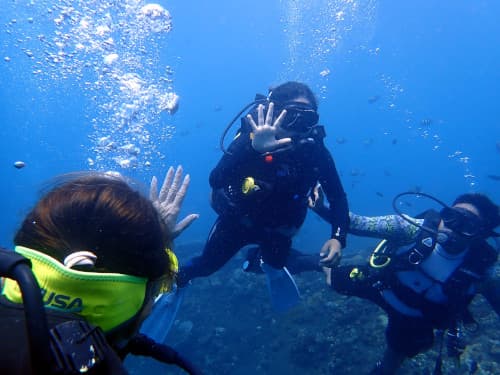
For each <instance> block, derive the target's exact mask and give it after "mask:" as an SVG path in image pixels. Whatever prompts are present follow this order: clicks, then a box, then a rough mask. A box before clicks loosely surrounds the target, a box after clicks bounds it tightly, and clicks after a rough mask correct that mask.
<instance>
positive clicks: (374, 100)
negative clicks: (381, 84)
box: [368, 95, 380, 104]
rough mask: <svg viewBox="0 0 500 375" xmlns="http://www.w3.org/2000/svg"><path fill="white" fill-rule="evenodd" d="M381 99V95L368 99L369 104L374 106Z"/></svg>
mask: <svg viewBox="0 0 500 375" xmlns="http://www.w3.org/2000/svg"><path fill="white" fill-rule="evenodd" d="M379 99H380V95H373V96H370V97H369V98H368V103H370V104H373V103H375V102H376V101H378V100H379Z"/></svg>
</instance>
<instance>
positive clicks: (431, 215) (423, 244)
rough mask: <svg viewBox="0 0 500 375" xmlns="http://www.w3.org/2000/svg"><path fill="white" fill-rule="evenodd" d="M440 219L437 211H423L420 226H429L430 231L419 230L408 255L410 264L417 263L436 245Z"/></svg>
mask: <svg viewBox="0 0 500 375" xmlns="http://www.w3.org/2000/svg"><path fill="white" fill-rule="evenodd" d="M440 221H441V217H440V215H439V213H438V212H437V211H434V210H429V211H427V212H426V213H425V216H424V223H423V225H422V227H423V228H429V229H431V230H432V231H427V230H425V229H421V230H420V233H419V234H418V236H417V239H416V241H415V246H414V247H413V249H412V250H411V251H410V253H409V255H408V261H409V262H410V263H411V264H413V265H416V264H419V263H420V262H422V260H424V259H425V258H427V257H428V256H429V255H430V253H432V250H433V249H434V246H435V245H436V240H437V229H438V227H439V222H440Z"/></svg>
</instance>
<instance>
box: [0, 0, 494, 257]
mask: <svg viewBox="0 0 500 375" xmlns="http://www.w3.org/2000/svg"><path fill="white" fill-rule="evenodd" d="M94 3H95V4H94ZM158 3H159V4H161V5H162V6H163V7H164V8H165V9H167V10H168V11H169V12H170V15H171V17H172V18H171V21H172V30H171V31H170V32H166V31H164V32H162V33H151V34H150V35H146V34H147V31H146V30H144V28H141V27H137V28H132V26H130V27H128V26H127V24H128V23H125V24H123V23H122V24H119V23H118V22H117V20H119V19H120V17H122V19H126V20H127V22H129V21H130V20H131V19H135V18H134V17H136V16H137V12H136V13H134V14H127V15H124V4H129V5H131V6H132V8H133V9H135V10H137V9H139V8H140V6H141V5H144V4H145V2H141V1H134V0H129V1H128V2H127V1H121V2H118V1H117V2H113V1H109V2H104V5H99V4H101V2H100V1H83V0H81V1H69V0H66V1H55V0H53V1H49V0H43V1H37V0H32V1H31V2H30V1H28V0H25V1H13V0H3V1H2V12H0V27H1V34H0V97H1V101H0V147H1V150H2V153H1V157H0V171H1V176H2V184H1V186H0V202H1V203H0V207H1V209H2V218H1V219H0V244H1V245H3V246H7V247H9V246H11V245H12V237H13V233H14V231H15V230H16V228H17V226H18V225H19V223H20V221H21V220H22V218H23V215H24V214H25V213H26V212H27V210H29V208H30V206H31V205H32V204H33V203H34V201H35V199H36V198H37V196H38V192H39V190H40V189H41V188H43V187H44V186H46V183H47V181H50V179H51V178H52V177H54V176H56V175H58V174H62V173H67V172H72V171H76V170H87V169H103V170H107V169H113V170H117V171H119V172H121V173H123V174H126V175H128V176H130V177H133V178H135V179H137V180H138V181H139V182H141V183H142V184H143V185H144V189H145V190H146V189H147V186H148V184H149V181H150V178H151V176H153V175H157V176H162V175H163V174H164V173H165V171H166V168H167V167H168V166H169V165H177V164H182V165H183V166H184V168H185V170H186V171H187V172H189V173H190V174H191V176H192V184H191V187H190V191H189V196H188V197H187V199H186V201H185V206H184V210H185V212H199V213H200V214H201V217H200V219H199V220H198V221H197V222H196V223H195V224H193V226H192V227H191V228H189V229H188V230H187V231H186V232H185V233H184V235H183V237H181V238H180V239H179V242H183V241H185V242H189V241H203V240H204V239H205V238H206V236H207V234H208V231H209V229H210V226H211V224H212V222H213V219H214V217H215V216H214V214H213V212H212V210H211V209H210V206H209V203H208V195H209V186H208V174H209V172H210V170H211V168H212V167H213V166H214V165H215V164H216V162H217V160H218V159H219V158H220V156H221V151H220V150H219V149H218V144H219V137H220V134H221V132H222V130H223V129H224V127H225V125H226V124H227V122H228V121H229V120H230V119H231V118H232V117H233V116H234V115H235V114H236V113H237V111H238V110H239V109H240V108H241V107H242V106H243V105H245V104H247V103H248V102H249V101H251V100H252V99H253V97H254V95H255V93H266V92H267V89H268V88H269V86H271V85H275V84H278V83H280V82H283V81H286V80H301V81H304V82H306V83H307V84H309V85H310V86H311V87H312V88H313V89H314V91H315V92H316V94H317V96H318V98H319V101H320V107H319V112H320V116H321V122H322V123H323V124H325V126H326V130H327V135H328V136H327V138H326V143H327V145H328V147H329V148H330V150H331V151H332V154H333V155H334V158H335V161H336V164H337V168H338V169H339V171H340V172H341V174H342V180H343V184H344V187H345V190H346V192H347V194H348V199H349V204H350V207H351V209H352V210H353V211H355V212H357V213H360V214H367V215H370V214H382V213H388V212H391V199H392V197H393V196H394V195H395V194H397V193H398V192H401V191H405V190H414V189H422V190H423V191H425V192H427V193H431V194H435V195H437V196H438V197H440V198H441V199H442V200H445V201H448V202H449V201H451V200H452V199H453V198H454V197H455V196H456V195H457V194H460V193H463V192H469V191H474V192H484V193H486V194H488V195H489V196H490V197H491V198H492V199H494V200H495V201H496V202H500V189H499V186H500V181H497V180H494V179H492V178H489V177H488V175H494V176H498V175H500V106H499V105H498V103H499V102H500V94H499V90H498V83H499V82H500V63H499V61H500V24H499V23H498V17H497V16H498V14H500V3H499V2H497V1H494V0H490V1H479V0H478V1H467V0H458V1H449V0H448V1H438V0H435V1H420V0H407V1H376V0H364V1H363V0H359V1H355V0H352V1H348V0H343V1H342V0H337V1H328V0H309V1H308V0H303V1H292V0H282V1H269V0H266V1H264V0H253V1H247V0H239V1H227V0H226V1H213V2H210V1H194V2H193V1H182V0H172V1H164V0H161V1H158ZM93 4H94V5H95V9H92V6H93ZM64 6H66V7H68V6H73V8H74V9H73V11H72V12H66V13H65V14H66V16H61V14H62V13H64V12H62V11H61V9H62V7H64ZM134 7H135V8H134ZM91 10H93V11H94V12H91ZM75 12H78V13H75ZM107 13H109V14H110V19H109V20H108V21H106V22H107V23H106V22H104V21H103V20H105V19H106V17H107V16H106V14H107ZM120 14H121V15H120ZM85 16H88V17H90V19H91V20H93V21H96V23H97V21H99V22H101V25H102V24H107V25H109V26H110V31H109V32H106V31H105V32H103V33H104V34H106V33H108V34H109V36H112V37H113V39H114V43H112V44H109V43H108V45H105V42H104V41H105V39H106V38H105V37H104V36H103V35H102V33H101V35H98V33H97V32H96V29H95V28H94V29H92V27H96V24H92V23H91V26H89V27H84V26H85V25H83V26H82V25H81V21H82V20H85ZM58 17H59V18H60V17H62V18H60V19H59V21H57V22H59V24H57V22H56V21H55V20H56V19H58ZM71 17H73V18H71ZM127 17H128V18H127ZM87 20H88V19H87ZM79 22H80V28H79V29H78V28H77V26H78V23H79ZM92 25H93V26H92ZM89 30H90V31H89ZM92 30H93V31H92ZM84 32H88V33H89V35H87V38H86V39H82V36H81V35H82V33H84ZM131 33H132V34H133V33H136V34H137V35H130V34H131ZM105 36H106V35H105ZM134 38H135V39H137V40H135V41H134V42H131V41H130V39H134ZM56 39H58V40H64V41H65V43H66V45H65V46H63V47H60V46H57V45H56V44H55V40H56ZM92 41H94V42H95V43H97V46H94V47H92V48H90V46H92V43H91V42H92ZM121 41H123V43H121ZM79 42H82V44H83V45H84V47H85V48H87V49H86V50H85V51H86V52H85V53H84V52H82V51H83V50H81V49H78V48H77V47H75V46H76V44H77V43H79ZM60 51H63V52H64V53H63V55H62V56H60V59H59V60H58V61H54V60H53V59H52V60H51V61H50V59H49V58H48V57H50V58H53V57H54V56H57V53H58V52H60ZM114 52H116V53H117V54H118V55H119V59H118V61H117V62H115V63H113V64H110V66H107V65H106V64H105V63H104V62H103V58H104V57H105V56H107V55H109V54H111V53H114ZM72 53H73V54H72ZM126 57H127V58H129V60H128V61H125V58H126ZM56 60H57V59H56ZM62 60H64V63H63V62H61V61H62ZM131 61H132V62H131ZM166 67H169V69H170V70H171V72H172V74H171V75H168V78H169V79H171V81H165V80H162V79H161V78H162V77H163V78H164V77H166V73H165V71H166ZM104 71H106V72H107V73H103V72H104ZM34 72H35V73H34ZM125 73H134V74H137V75H139V76H141V77H142V79H143V82H145V84H144V86H147V84H155V85H156V89H157V90H159V91H154V92H153V91H152V92H151V93H152V96H153V97H158V95H156V94H158V93H160V94H165V93H175V94H177V95H179V97H180V101H179V109H178V111H177V112H176V113H175V114H172V115H171V114H168V113H167V112H166V111H163V112H161V113H159V111H158V108H157V107H155V105H157V104H158V103H154V98H153V99H151V100H150V101H149V102H141V101H140V100H142V99H144V97H143V96H141V97H140V98H139V99H140V100H139V103H138V104H137V103H136V107H135V110H136V111H137V112H134V113H135V114H134V116H132V115H130V116H129V117H127V118H126V122H127V124H128V125H127V126H130V125H131V124H132V125H135V126H136V136H137V137H140V136H143V135H148V136H149V137H150V140H149V142H148V143H145V144H143V145H139V148H140V152H139V153H138V155H135V156H137V158H136V159H137V160H136V161H135V162H134V163H135V164H133V165H132V166H131V167H128V168H123V167H122V166H120V164H119V163H117V162H116V161H115V160H113V158H114V157H115V156H116V154H112V153H107V152H105V151H102V150H101V151H97V152H96V145H97V142H98V139H99V138H100V137H109V139H110V140H111V141H114V142H115V144H118V145H119V146H120V145H124V144H125V143H127V141H128V140H127V139H124V138H126V137H125V136H124V135H123V134H124V132H123V128H120V124H122V125H123V118H121V120H120V119H117V118H116V116H115V117H113V116H112V113H113V109H116V108H121V106H122V105H124V104H129V103H130V102H131V101H132V99H134V98H132V99H131V97H130V95H129V96H127V92H126V91H123V90H121V89H120V88H119V87H118V86H117V84H116V82H117V80H118V78H117V77H118V76H119V75H123V74H125ZM99 74H103V75H104V77H105V78H102V77H101V78H99ZM111 74H115V75H116V76H115V77H114V78H110V76H111ZM106 77H107V78H106ZM99 81H100V82H101V83H102V84H101V85H98V84H97V83H96V82H99ZM135 99H137V98H135ZM106 106H107V107H106ZM105 107H106V108H107V111H106V110H103V108H105ZM125 117H126V116H125ZM146 133H147V134H146ZM120 142H122V143H120ZM113 152H116V151H113ZM132 156H134V155H132ZM89 159H91V160H90V161H89ZM17 160H22V161H24V162H25V164H26V166H25V167H24V168H22V169H16V168H14V166H13V163H14V162H15V161H17ZM146 162H149V163H150V165H149V166H148V165H146ZM326 236H328V229H327V228H326V226H325V225H324V224H323V223H321V222H319V221H318V220H317V219H316V218H315V217H313V216H312V215H311V217H310V218H308V220H307V222H306V225H305V226H304V228H303V229H302V231H301V232H300V234H299V235H298V237H297V238H296V245H297V246H298V247H300V248H305V249H307V250H309V251H316V250H317V249H318V248H319V246H321V244H322V243H323V241H324V239H325V238H326ZM350 243H351V244H352V245H353V246H354V247H355V246H356V245H357V244H362V243H363V242H362V240H359V239H352V241H351V242H350Z"/></svg>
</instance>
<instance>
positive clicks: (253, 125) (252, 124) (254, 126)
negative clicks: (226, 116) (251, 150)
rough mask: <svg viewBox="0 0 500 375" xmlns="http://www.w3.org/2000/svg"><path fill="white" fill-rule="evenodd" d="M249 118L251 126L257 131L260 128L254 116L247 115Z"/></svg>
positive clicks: (253, 130)
mask: <svg viewBox="0 0 500 375" xmlns="http://www.w3.org/2000/svg"><path fill="white" fill-rule="evenodd" d="M247 120H248V122H249V123H250V126H251V127H252V132H254V133H255V132H256V131H257V130H258V128H257V124H256V123H255V121H254V119H253V117H252V116H251V115H247Z"/></svg>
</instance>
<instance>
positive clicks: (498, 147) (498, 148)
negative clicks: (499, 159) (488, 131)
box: [497, 142, 500, 152]
mask: <svg viewBox="0 0 500 375" xmlns="http://www.w3.org/2000/svg"><path fill="white" fill-rule="evenodd" d="M497 151H498V152H500V142H497Z"/></svg>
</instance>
